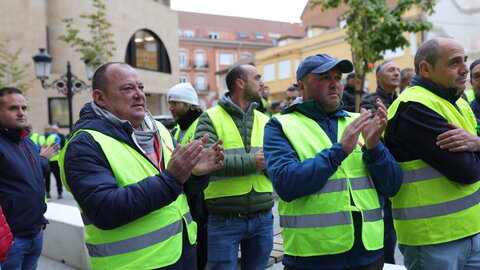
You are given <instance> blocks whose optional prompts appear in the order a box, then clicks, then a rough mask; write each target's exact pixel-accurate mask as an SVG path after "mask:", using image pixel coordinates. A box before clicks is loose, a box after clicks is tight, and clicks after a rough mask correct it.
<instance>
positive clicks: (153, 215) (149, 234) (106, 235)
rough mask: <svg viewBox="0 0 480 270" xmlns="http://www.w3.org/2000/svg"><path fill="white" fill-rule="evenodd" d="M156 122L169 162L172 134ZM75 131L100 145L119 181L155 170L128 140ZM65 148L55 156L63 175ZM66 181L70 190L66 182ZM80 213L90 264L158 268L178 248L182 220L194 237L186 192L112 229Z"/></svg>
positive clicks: (131, 181) (170, 261) (171, 259)
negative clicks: (106, 228) (92, 221)
mask: <svg viewBox="0 0 480 270" xmlns="http://www.w3.org/2000/svg"><path fill="white" fill-rule="evenodd" d="M157 126H158V129H159V134H160V137H159V138H160V139H161V147H162V154H163V161H164V163H165V164H168V161H169V160H170V156H171V149H173V140H172V137H171V135H170V134H169V132H168V131H167V130H166V129H165V128H164V127H163V126H162V125H161V124H160V123H157ZM79 132H88V133H89V134H90V135H91V136H92V137H93V139H94V140H95V141H96V142H97V143H98V144H99V145H100V146H101V148H102V151H103V153H104V154H105V156H106V158H107V160H108V162H109V164H110V167H111V168H112V173H113V175H114V177H115V180H116V181H117V182H118V186H119V187H123V186H128V185H131V184H136V183H138V182H139V181H141V180H143V179H145V178H146V177H149V176H153V175H156V174H158V173H159V171H158V168H156V167H155V166H154V165H153V164H152V163H151V162H150V161H149V160H148V158H146V157H145V156H144V155H143V154H141V153H140V152H138V151H137V150H135V149H133V148H131V147H130V146H129V145H127V144H126V143H123V142H121V141H118V140H116V139H114V138H111V137H109V136H107V135H104V134H102V133H100V132H97V131H93V130H79V131H77V132H76V133H75V134H74V135H73V137H75V136H76V135H77V134H78V133H79ZM73 137H72V138H73ZM70 141H71V140H70ZM169 149H170V150H169ZM65 151H68V144H67V146H66V147H64V150H62V153H61V156H60V160H59V165H60V167H61V171H62V178H63V180H65V179H64V178H65V172H64V171H63V162H64V161H63V159H64V156H65ZM125 165H127V166H125ZM64 183H65V184H66V181H64ZM66 187H67V189H69V190H70V188H69V187H68V185H66ZM82 219H83V221H84V224H85V242H86V246H87V249H88V251H89V254H90V263H91V266H92V269H156V268H161V267H165V266H168V265H171V264H173V263H175V262H176V261H177V260H178V258H179V257H180V255H181V250H182V242H183V239H182V238H183V237H182V227H183V225H182V223H183V222H184V223H185V224H186V227H187V234H188V238H189V242H190V243H191V244H194V243H195V241H196V223H195V222H193V221H192V217H191V214H190V212H189V208H188V204H187V200H186V196H185V195H184V194H180V195H179V196H178V198H177V199H176V200H175V201H174V202H172V203H171V204H169V205H167V206H164V207H162V208H160V209H158V210H155V211H153V212H150V213H149V214H147V215H145V216H143V217H140V218H138V219H136V220H133V221H131V222H130V223H127V224H125V225H122V226H120V227H117V228H114V229H111V230H102V229H100V228H97V227H96V226H95V225H94V224H92V223H91V222H90V221H89V219H88V218H87V217H86V215H85V214H84V213H82Z"/></svg>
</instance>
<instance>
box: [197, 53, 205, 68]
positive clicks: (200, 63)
mask: <svg viewBox="0 0 480 270" xmlns="http://www.w3.org/2000/svg"><path fill="white" fill-rule="evenodd" d="M205 66H206V61H205V53H203V52H196V53H195V67H197V68H202V67H205Z"/></svg>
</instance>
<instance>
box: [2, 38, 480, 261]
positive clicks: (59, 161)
mask: <svg viewBox="0 0 480 270" xmlns="http://www.w3.org/2000/svg"><path fill="white" fill-rule="evenodd" d="M466 61H467V56H466V54H465V51H464V49H463V47H462V45H461V44H460V43H458V42H457V41H455V40H454V39H451V38H447V37H437V38H433V39H430V40H428V41H426V42H424V43H423V44H422V45H421V46H419V48H418V50H417V52H416V55H415V59H414V63H413V66H414V69H412V68H407V69H404V70H400V68H399V66H398V65H397V63H395V62H394V61H392V60H386V61H384V62H382V63H380V64H379V65H378V66H377V68H376V70H375V75H376V80H377V88H376V90H375V92H373V93H367V92H365V91H363V90H356V89H355V80H356V77H355V74H354V73H352V71H353V64H352V62H350V61H349V60H346V59H342V60H338V59H335V58H333V57H331V56H330V55H327V54H317V55H311V56H308V57H306V58H305V59H304V60H303V62H301V63H300V65H299V66H298V68H297V70H296V79H297V83H296V84H294V85H292V86H290V87H289V88H288V89H287V90H286V91H285V94H284V95H285V96H284V99H283V100H275V101H273V102H270V101H269V88H268V86H265V85H264V83H263V81H262V77H261V74H260V72H259V71H258V70H257V69H256V68H255V67H254V66H252V65H239V66H235V67H233V68H231V69H230V70H229V71H228V73H227V76H226V85H227V87H228V89H229V91H228V92H226V93H225V94H224V95H223V96H222V97H221V98H220V99H219V102H218V105H216V106H214V107H212V108H210V109H207V110H205V111H203V110H202V108H201V107H200V106H199V100H198V96H197V94H196V91H195V89H194V88H193V86H192V85H191V84H190V83H180V84H177V85H175V86H173V87H172V88H171V89H170V90H169V91H168V95H167V100H168V104H169V106H168V108H169V110H170V111H171V113H172V116H173V118H174V120H175V122H176V124H177V125H176V126H175V127H174V129H173V130H171V131H169V130H167V129H166V128H165V127H164V126H163V125H162V124H161V123H159V122H157V121H155V120H154V119H153V117H152V115H151V114H150V112H149V111H148V110H147V108H146V95H145V92H144V85H143V83H142V80H141V79H140V77H139V74H138V73H137V71H136V70H135V69H134V68H132V67H131V66H129V65H128V64H125V63H120V62H113V63H108V64H105V65H103V66H101V67H100V68H98V69H97V71H96V72H95V74H94V76H93V81H92V83H93V84H92V89H93V92H92V101H91V102H88V103H87V104H85V105H84V106H83V108H82V109H81V111H80V118H79V120H78V121H77V122H76V124H75V128H74V130H73V132H72V133H71V134H70V136H69V139H68V140H67V141H66V142H65V139H64V138H63V141H62V137H61V136H58V134H59V132H58V130H57V129H56V127H46V128H45V134H44V135H41V136H38V135H35V134H30V138H29V137H28V134H29V129H28V124H27V118H26V116H27V113H26V108H27V102H26V100H25V98H24V97H23V94H22V92H21V91H20V90H18V89H16V88H8V87H7V88H3V89H0V165H1V168H0V205H1V207H2V209H3V214H4V219H2V215H1V213H2V212H1V211H0V227H1V228H5V226H4V225H5V222H4V221H5V220H6V223H7V225H9V226H7V227H6V228H8V229H9V230H10V231H11V232H12V234H13V238H14V239H13V240H14V241H13V244H11V240H12V239H11V238H12V237H11V236H10V237H2V238H1V239H0V251H1V250H5V249H4V248H3V249H2V247H5V246H7V247H9V251H8V254H6V255H8V258H6V260H5V261H4V262H2V263H1V269H35V268H36V264H37V260H38V257H39V256H40V251H41V248H42V247H41V245H42V232H43V230H44V229H45V226H46V224H47V223H48V221H46V220H45V218H44V217H43V213H44V212H45V210H46V203H45V201H46V200H45V197H46V196H49V184H50V183H49V182H47V189H46V191H45V184H44V178H46V177H44V174H45V171H48V172H49V170H50V169H49V168H51V169H52V171H53V174H54V176H55V178H56V179H60V178H61V179H62V181H63V185H64V186H65V188H66V189H67V190H68V191H70V192H71V193H72V194H73V196H74V198H75V200H76V202H77V204H78V206H79V210H80V212H81V216H82V219H83V222H84V225H85V244H86V247H87V250H88V252H89V255H90V264H91V267H92V269H170V270H172V269H175V270H176V269H185V270H187V269H188V270H191V269H205V267H206V266H207V265H208V267H209V269H212V270H215V269H236V268H237V265H238V264H240V265H241V268H242V269H249V270H250V269H253V270H255V269H265V268H266V266H267V263H268V258H269V255H270V253H271V251H272V248H273V216H274V215H273V213H272V207H273V205H274V197H273V192H274V191H275V192H276V193H277V194H278V196H279V199H278V214H279V223H280V227H281V232H282V237H283V249H284V257H283V260H282V262H283V264H284V269H286V270H306V269H358V270H360V269H362V270H363V269H365V270H366V269H371V270H376V269H382V268H383V266H384V263H385V262H387V263H395V259H394V249H395V246H396V242H397V241H398V246H399V249H400V251H401V252H402V254H403V256H404V264H405V266H406V268H407V269H448V270H450V269H452V270H455V269H479V268H480V263H479V262H480V236H479V234H478V233H479V232H480V209H479V208H480V204H479V202H480V197H479V196H480V193H479V187H480V183H479V182H478V180H479V178H480V166H479V165H480V138H479V137H478V133H479V129H478V126H479V124H478V123H477V121H478V119H480V109H479V108H480V65H479V64H480V60H476V61H474V62H473V63H472V64H471V65H470V68H469V67H468V66H467V65H466ZM469 72H470V82H471V84H472V87H473V90H469V91H464V90H465V83H466V80H467V79H468V73H469ZM343 74H348V75H347V77H346V82H345V84H343V83H342V76H343ZM471 93H473V97H472V94H471ZM355 95H361V96H362V98H361V103H360V104H359V105H360V108H361V109H360V111H359V112H355ZM466 98H468V99H470V100H469V101H470V105H469V103H468V102H467V101H466V100H465V99H466ZM57 128H58V127H57ZM53 134H54V135H55V136H54V135H53ZM33 141H37V145H35V143H34V142H33ZM60 146H63V147H62V150H61V152H60V153H59V154H58V153H57V151H58V149H59V147H60ZM56 168H58V171H57V172H55V170H56ZM49 174H50V173H48V175H49ZM57 175H58V176H59V177H58V178H57ZM60 176H61V177H60ZM57 189H58V194H59V198H60V197H61V194H62V183H58V182H57ZM2 209H0V210H2ZM2 220H3V222H2ZM4 230H5V229H4ZM5 235H6V236H8V234H5ZM10 245H11V246H10ZM6 250H8V248H6ZM239 250H240V253H241V254H240V255H239V253H238V252H239ZM0 255H2V256H3V255H4V254H0ZM2 256H0V258H3V259H5V258H4V257H2ZM239 256H240V257H241V261H240V262H238V257H239ZM5 257H6V256H5Z"/></svg>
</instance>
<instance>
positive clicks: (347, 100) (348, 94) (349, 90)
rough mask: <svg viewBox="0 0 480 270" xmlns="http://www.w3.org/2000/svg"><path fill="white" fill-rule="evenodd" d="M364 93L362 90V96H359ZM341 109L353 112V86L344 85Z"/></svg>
mask: <svg viewBox="0 0 480 270" xmlns="http://www.w3.org/2000/svg"><path fill="white" fill-rule="evenodd" d="M366 94H367V92H366V91H362V96H361V97H360V98H362V97H363V96H364V95H366ZM341 109H342V110H344V111H349V112H355V89H354V88H353V87H349V86H346V87H345V88H344V89H343V97H342V106H341Z"/></svg>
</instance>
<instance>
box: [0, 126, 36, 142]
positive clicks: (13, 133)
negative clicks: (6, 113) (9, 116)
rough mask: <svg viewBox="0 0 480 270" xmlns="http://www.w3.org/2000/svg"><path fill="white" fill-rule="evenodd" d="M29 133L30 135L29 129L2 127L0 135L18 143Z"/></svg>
mask: <svg viewBox="0 0 480 270" xmlns="http://www.w3.org/2000/svg"><path fill="white" fill-rule="evenodd" d="M29 133H30V130H29V129H27V128H22V129H8V128H4V127H1V126H0V134H3V135H4V136H6V137H7V138H10V139H11V140H13V141H14V142H16V143H18V142H19V141H21V140H23V139H24V138H25V137H26V136H27V135H28V134H29Z"/></svg>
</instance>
